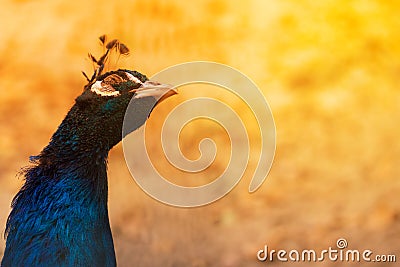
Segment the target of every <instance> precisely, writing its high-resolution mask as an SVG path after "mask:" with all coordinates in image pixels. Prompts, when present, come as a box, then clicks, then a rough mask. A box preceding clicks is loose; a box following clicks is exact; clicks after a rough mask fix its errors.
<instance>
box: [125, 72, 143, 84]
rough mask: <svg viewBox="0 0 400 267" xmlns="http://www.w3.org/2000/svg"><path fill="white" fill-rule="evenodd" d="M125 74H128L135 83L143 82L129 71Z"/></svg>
mask: <svg viewBox="0 0 400 267" xmlns="http://www.w3.org/2000/svg"><path fill="white" fill-rule="evenodd" d="M125 74H126V76H128V78H129V80H130V81H132V82H134V83H138V84H143V83H142V82H141V81H140V80H139V79H138V78H136V77H135V76H133V75H132V74H130V73H129V72H125Z"/></svg>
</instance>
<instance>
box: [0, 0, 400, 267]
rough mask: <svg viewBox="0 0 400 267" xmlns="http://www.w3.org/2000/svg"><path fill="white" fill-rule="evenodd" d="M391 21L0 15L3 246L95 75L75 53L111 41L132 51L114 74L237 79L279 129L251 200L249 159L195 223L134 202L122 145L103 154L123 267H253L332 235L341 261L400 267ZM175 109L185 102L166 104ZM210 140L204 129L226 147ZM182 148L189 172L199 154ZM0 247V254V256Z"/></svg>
mask: <svg viewBox="0 0 400 267" xmlns="http://www.w3.org/2000/svg"><path fill="white" fill-rule="evenodd" d="M399 10H400V2H398V1H397V2H396V1H378V0H369V1H367V0H365V1H361V0H359V1H345V0H335V1H333V0H327V1H309V0H300V1H261V0H259V1H256V0H254V1H227V0H226V1H224V0H214V1H211V0H201V1H175V0H174V1H155V0H151V1H122V0H116V1H93V0H90V1H78V2H73V1H63V0H53V1H29V0H18V1H17V0H14V1H11V0H4V1H2V8H1V9H0V25H1V32H0V54H1V59H0V88H1V89H0V129H1V130H0V132H1V135H0V232H1V233H4V225H5V222H6V218H7V215H8V213H9V206H10V202H11V200H12V197H13V196H14V195H15V193H16V192H17V191H18V189H19V188H20V186H21V185H22V183H23V181H22V178H18V177H16V174H17V173H18V171H19V170H20V168H21V167H23V166H26V165H27V164H28V157H29V156H30V155H36V154H38V153H39V152H40V151H41V149H42V148H43V147H44V146H45V145H46V144H47V142H48V141H49V138H50V137H51V135H52V133H53V132H54V131H55V129H56V128H57V126H58V125H59V123H60V122H61V120H62V119H63V117H64V116H65V114H66V113H67V111H68V110H69V108H70V107H71V106H72V105H73V103H74V98H75V97H76V96H78V95H79V94H80V93H81V91H82V88H83V86H84V84H85V80H84V78H83V76H82V75H81V74H80V71H81V70H85V71H86V72H88V73H91V71H92V69H91V64H90V62H89V61H88V60H87V59H86V54H87V52H92V53H94V54H97V55H98V54H99V53H100V52H101V48H100V46H99V44H98V42H97V37H98V36H100V35H101V34H103V33H107V34H108V35H109V36H110V37H111V38H118V39H120V40H121V41H122V42H124V43H125V44H127V45H128V47H129V48H130V49H131V56H130V57H128V58H122V59H120V62H119V65H120V66H122V67H128V68H130V69H136V70H138V71H140V72H142V73H145V74H147V75H148V76H149V77H150V76H152V75H153V74H155V73H156V72H158V71H160V70H162V69H164V68H165V67H168V66H171V65H174V64H178V63H182V62H187V61H192V60H210V61H216V62H220V63H224V64H228V65H230V66H232V67H234V68H237V69H239V70H240V71H242V72H243V73H245V74H246V75H248V76H249V77H250V78H251V79H252V80H253V81H255V83H256V84H257V85H258V86H259V87H260V89H261V90H263V93H264V95H265V97H266V99H267V100H268V102H269V104H270V106H271V108H272V111H273V114H274V117H275V123H276V128H277V151H276V156H275V161H274V164H273V167H272V170H271V172H270V174H269V176H268V178H267V180H266V182H265V183H264V184H263V186H262V187H261V188H260V189H259V190H258V191H257V192H256V193H254V194H248V193H247V187H248V184H249V182H250V179H251V176H252V171H254V166H255V165H254V164H255V162H256V160H257V157H254V155H251V157H250V158H251V161H250V164H249V168H248V170H246V173H245V176H244V178H243V179H242V181H241V182H240V184H239V185H238V186H237V187H236V188H235V189H234V190H233V191H232V192H231V193H230V194H228V195H227V196H226V197H225V198H223V199H222V200H220V201H217V202H216V203H214V204H212V205H208V206H205V207H201V208H196V209H180V208H174V207H169V206H166V205H163V204H161V203H159V202H157V201H155V200H153V199H152V198H150V197H149V196H147V195H146V194H145V193H143V192H142V191H141V190H140V189H139V187H138V186H137V185H136V184H135V182H134V181H133V179H132V178H131V176H130V174H129V172H128V170H127V167H126V164H125V161H124V157H123V153H122V146H121V145H118V146H117V147H115V148H114V149H113V150H112V152H111V153H110V158H109V184H110V195H109V205H110V220H111V225H112V231H113V234H114V242H115V246H116V253H117V259H118V263H119V266H260V265H262V263H259V262H257V258H256V252H257V251H258V250H259V249H261V248H263V247H264V245H268V246H269V247H270V248H271V249H288V250H290V249H316V250H322V249H327V248H328V247H329V246H331V247H335V243H336V240H337V239H338V238H340V237H343V238H346V239H347V241H348V243H349V248H350V249H360V250H364V249H370V250H372V251H373V252H374V253H375V254H378V253H381V254H396V255H397V258H399V257H400V249H399V248H400V235H399V233H400V206H399V203H400V197H399V192H400V180H399V177H400V168H399V159H400V142H399V141H398V138H399V136H400V127H399V126H398V119H399V118H400V91H399V84H400V60H399V59H400V34H399V29H400V17H399V15H398V11H399ZM209 91H210V90H209ZM184 92H186V91H184ZM202 92H205V93H204V94H206V93H207V92H208V91H207V90H206V89H205V90H204V91H202ZM184 97H190V94H186V93H183V94H181V95H180V96H177V97H176V99H175V100H173V99H171V100H168V101H169V102H168V103H169V104H168V105H167V104H163V105H164V106H173V105H174V103H177V102H179V101H180V100H182V99H183V98H184ZM164 106H161V107H160V108H159V110H158V111H156V112H155V113H153V114H152V117H157V116H158V115H157V112H159V113H160V114H161V113H162V112H163V108H164V109H165V107H164ZM238 106H240V104H238ZM153 120H154V121H156V120H157V119H154V118H153ZM156 125H157V124H156ZM192 126H193V127H194V128H195V129H193V127H192V128H189V127H188V129H187V130H185V131H183V138H184V139H183V141H182V142H183V144H186V146H183V147H184V148H185V149H184V150H185V151H187V153H189V154H188V155H189V157H190V153H192V152H190V151H191V144H192V143H193V140H199V137H198V135H196V134H198V131H197V130H196V124H195V125H192ZM198 127H200V128H201V129H202V130H204V131H207V127H204V125H198ZM216 128H218V127H216ZM254 129H256V127H249V135H250V138H252V139H256V136H257V132H256V131H254ZM219 132H220V129H214V130H213V129H210V135H211V138H213V137H215V138H216V140H217V141H216V142H217V144H222V145H223V144H224V143H226V136H225V137H224V135H223V134H222V135H221V134H218V133H219ZM220 136H222V137H221V138H220ZM202 137H203V136H202ZM200 138H201V137H200ZM218 138H220V139H218ZM254 144H257V141H254ZM193 150H194V151H195V152H194V154H192V156H193V157H194V158H195V157H196V155H197V154H196V153H197V152H196V151H197V143H196V149H194V148H193ZM252 151H253V150H252ZM254 153H257V152H254ZM220 158H221V157H220ZM221 162H222V163H224V162H226V160H225V159H224V157H222V158H221ZM218 166H219V165H217V167H215V174H216V175H218V174H219V173H220V172H221V167H220V166H219V167H218ZM221 166H223V165H221ZM222 170H223V169H222ZM208 175H211V174H210V172H207V177H205V178H204V181H208V180H209V177H208ZM174 181H178V182H182V179H180V178H179V177H177V178H176V179H175V180H174ZM3 249H4V240H3V241H1V242H0V257H1V255H2V253H3ZM264 264H266V263H264ZM338 264H339V265H340V266H342V265H343V263H334V262H330V261H325V262H323V263H319V265H318V266H338ZM268 265H271V266H278V265H280V263H279V262H272V263H268ZM294 265H295V266H310V265H312V264H309V263H296V264H294ZM350 265H352V264H350ZM353 265H354V266H355V265H357V266H362V265H363V263H361V264H360V263H359V264H353ZM384 266H394V264H393V263H392V265H391V264H390V263H386V264H384Z"/></svg>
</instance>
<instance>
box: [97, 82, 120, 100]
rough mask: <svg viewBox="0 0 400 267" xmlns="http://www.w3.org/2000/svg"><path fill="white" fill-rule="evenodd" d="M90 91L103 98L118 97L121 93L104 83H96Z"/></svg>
mask: <svg viewBox="0 0 400 267" xmlns="http://www.w3.org/2000/svg"><path fill="white" fill-rule="evenodd" d="M90 90H91V91H92V92H94V93H96V94H98V95H101V96H118V95H120V93H119V91H116V90H115V89H114V87H112V86H111V85H108V84H105V83H103V81H96V82H95V83H94V84H93V85H92V87H91V88H90Z"/></svg>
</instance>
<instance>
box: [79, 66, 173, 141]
mask: <svg viewBox="0 0 400 267" xmlns="http://www.w3.org/2000/svg"><path fill="white" fill-rule="evenodd" d="M174 94H176V91H175V90H174V89H173V87H172V86H171V85H167V84H161V83H158V82H154V81H150V80H148V78H147V77H146V76H145V75H143V74H141V73H139V72H137V71H131V70H122V69H119V70H116V71H110V72H107V73H105V74H101V75H99V76H97V77H96V78H95V79H94V80H93V81H92V82H89V83H88V84H87V85H86V86H85V90H84V92H83V93H82V94H81V95H80V96H79V97H78V98H77V99H76V105H75V106H76V109H75V110H76V112H77V114H78V116H79V117H80V118H81V119H82V120H83V121H82V123H83V124H85V126H86V127H85V128H86V129H85V132H86V134H87V133H88V132H90V133H89V134H88V135H93V138H94V139H96V140H95V141H96V142H101V143H106V144H107V147H108V148H111V147H112V146H114V145H116V144H117V143H118V142H119V141H121V139H122V137H123V136H122V124H123V123H126V124H127V125H125V129H128V131H126V134H128V133H130V132H132V131H134V130H136V129H137V128H139V127H140V126H142V125H143V124H144V123H145V122H146V120H147V118H148V117H149V115H150V113H151V112H152V110H153V108H154V107H155V106H156V105H158V104H159V103H160V102H162V101H163V100H165V99H166V98H168V97H170V96H172V95H174ZM126 114H129V119H128V120H125V122H124V117H125V115H126ZM88 127H90V129H88ZM124 132H125V131H124ZM93 138H91V139H93Z"/></svg>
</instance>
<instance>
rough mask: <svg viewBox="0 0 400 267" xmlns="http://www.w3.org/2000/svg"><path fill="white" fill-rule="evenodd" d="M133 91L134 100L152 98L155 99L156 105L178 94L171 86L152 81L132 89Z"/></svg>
mask: <svg viewBox="0 0 400 267" xmlns="http://www.w3.org/2000/svg"><path fill="white" fill-rule="evenodd" d="M134 91H135V96H134V98H142V97H147V96H152V97H154V98H156V99H157V104H159V103H161V102H162V101H164V100H165V99H167V98H168V97H170V96H173V95H176V94H177V93H178V92H177V91H176V90H175V89H173V86H172V85H170V84H162V83H158V82H154V81H146V82H144V83H142V85H141V86H140V87H139V88H137V89H134ZM157 104H156V105H157Z"/></svg>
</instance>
